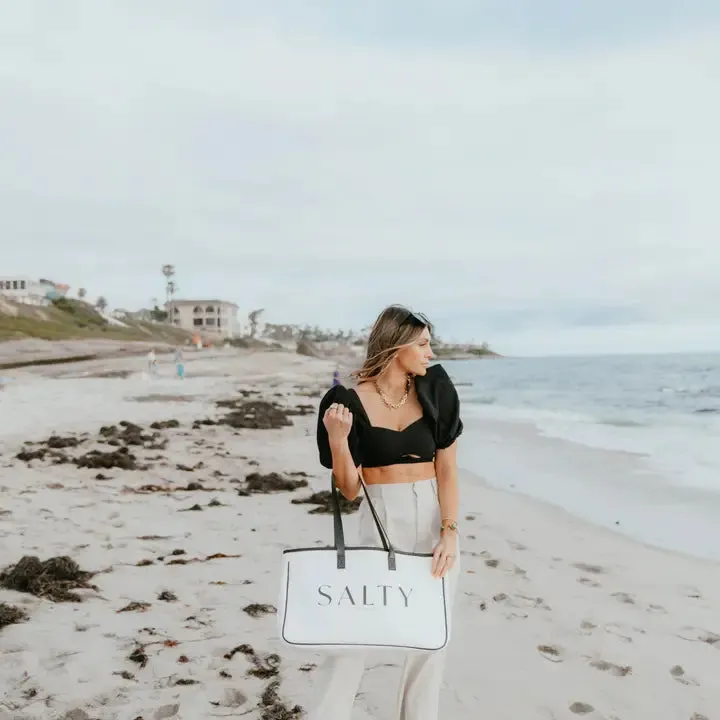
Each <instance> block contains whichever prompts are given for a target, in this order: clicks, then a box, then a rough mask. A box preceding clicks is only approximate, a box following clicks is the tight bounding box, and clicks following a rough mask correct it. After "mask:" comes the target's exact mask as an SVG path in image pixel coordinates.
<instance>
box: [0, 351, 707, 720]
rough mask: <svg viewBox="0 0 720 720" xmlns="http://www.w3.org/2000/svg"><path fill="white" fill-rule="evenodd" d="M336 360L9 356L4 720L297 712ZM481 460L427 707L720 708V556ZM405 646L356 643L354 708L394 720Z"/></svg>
mask: <svg viewBox="0 0 720 720" xmlns="http://www.w3.org/2000/svg"><path fill="white" fill-rule="evenodd" d="M334 367H335V363H334V362H329V361H324V360H318V359H314V358H308V357H302V356H299V355H297V354H293V353H289V352H288V353H286V352H257V353H252V352H241V351H236V350H222V351H213V352H209V353H203V354H198V355H196V356H193V357H191V358H187V360H186V371H187V378H186V379H185V380H184V381H180V380H178V379H176V378H174V377H173V375H172V373H173V369H172V364H171V363H170V362H169V360H166V359H162V360H161V366H160V375H159V377H154V378H150V377H149V376H148V375H147V372H146V368H145V364H144V359H143V358H142V357H139V358H116V359H112V360H107V359H106V360H102V361H100V360H98V361H94V362H93V363H85V364H82V365H64V366H54V367H50V366H49V367H45V368H30V369H26V370H23V371H20V370H15V371H12V372H11V373H7V374H6V375H7V376H8V377H9V382H7V383H6V384H5V385H4V389H3V390H2V393H1V394H0V408H1V409H2V413H0V585H5V586H6V587H0V720H15V719H17V720H56V719H57V720H60V719H62V720H140V719H142V720H163V719H165V718H177V719H178V720H199V719H200V718H216V717H227V718H232V717H241V716H242V717H247V718H262V719H263V720H283V719H284V720H291V719H293V718H300V717H302V711H301V710H300V708H302V707H303V706H305V705H306V704H307V701H308V698H309V697H310V694H311V692H312V685H313V678H314V674H315V671H316V667H317V665H318V664H319V663H320V662H321V661H322V657H321V656H320V655H319V654H314V653H300V652H297V651H290V650H288V649H287V648H286V647H284V646H283V645H282V644H281V643H280V642H279V640H278V639H277V637H276V635H275V615H274V605H275V603H276V598H277V591H278V578H279V569H280V552H281V550H282V549H283V548H286V547H290V546H300V545H313V544H328V543H330V542H331V539H332V523H331V517H330V516H329V515H328V514H326V513H324V512H322V510H324V509H325V506H324V505H323V504H322V502H319V504H318V503H313V502H307V503H306V502H295V501H304V500H307V499H309V498H310V496H311V495H312V494H313V493H315V492H318V491H323V490H326V489H327V487H328V481H329V478H328V474H327V472H326V471H325V470H324V469H323V468H322V467H320V465H319V463H318V461H317V456H316V449H315V441H314V427H315V422H316V418H315V409H316V407H317V403H318V398H319V394H320V393H321V392H323V390H324V388H325V387H326V386H327V385H328V384H329V382H330V376H331V373H332V370H333V368H334ZM247 403H254V404H251V405H247ZM51 436H53V438H52V439H51V440H50V441H49V442H48V439H49V438H50V437H51ZM461 442H462V439H461ZM18 456H19V457H18ZM527 471H528V473H532V467H529V468H528V470H527ZM482 472H483V469H482V468H464V469H463V470H462V472H461V478H460V480H461V506H462V507H461V514H460V518H461V531H462V540H461V542H462V551H463V565H462V578H461V580H460V586H459V590H458V595H457V601H456V606H455V614H454V621H453V626H454V632H455V634H454V637H453V639H452V641H451V645H450V647H449V650H448V662H447V670H446V674H445V681H444V687H443V694H442V698H441V717H442V718H448V719H450V718H452V720H477V719H478V718H488V720H490V719H492V720H499V719H507V720H511V719H512V720H534V719H536V718H537V719H538V720H540V719H542V720H564V719H566V718H578V717H584V718H591V719H592V720H599V719H601V718H602V719H605V720H718V719H719V718H720V565H719V564H717V563H715V562H712V561H710V560H702V559H698V558H693V557H690V556H686V555H681V554H677V553H673V552H670V551H666V550H661V549H657V548H653V547H649V546H646V545H643V544H640V543H638V542H635V541H633V540H631V539H629V538H627V537H623V536H621V535H619V534H615V533H613V532H612V531H610V530H606V529H602V528H599V527H595V526H592V525H589V524H588V523H586V522H583V521H580V520H578V519H576V518H575V517H573V516H572V515H570V514H568V513H566V512H563V511H561V510H558V509H556V508H553V507H550V506H548V505H544V504H543V503H541V502H539V501H537V500H532V499H530V498H527V497H524V496H522V495H519V494H515V493H510V492H505V491H502V490H497V489H491V488H490V487H489V486H488V485H487V484H486V483H485V481H484V479H483V477H482ZM319 500H320V501H321V500H322V498H320V499H319ZM354 518H355V515H353V514H349V515H346V520H347V522H348V523H352V522H353V521H354ZM33 556H35V557H37V558H38V559H39V563H45V564H44V565H41V564H39V563H38V562H36V561H33V560H31V559H28V558H31V557H33ZM23 558H26V559H25V560H22V559H23ZM52 558H67V559H65V560H52ZM68 559H69V560H68ZM46 561H50V562H49V563H48V562H46ZM18 563H19V564H18ZM8 585H9V586H10V587H11V588H14V589H9V588H8V587H7V586H8ZM3 604H4V605H3ZM3 618H4V620H3ZM3 622H7V624H5V625H4V626H3ZM400 662H401V659H400V658H399V657H397V656H396V655H395V654H393V653H379V654H373V655H372V656H369V657H368V672H367V673H366V676H365V679H364V682H363V685H362V688H361V693H360V695H359V696H358V699H357V702H356V708H355V715H354V716H353V717H354V718H356V719H357V720H359V719H360V718H362V719H364V720H369V719H370V718H373V719H374V720H391V718H392V712H393V707H394V696H395V685H396V681H397V679H398V677H399V672H400ZM328 720H332V719H328Z"/></svg>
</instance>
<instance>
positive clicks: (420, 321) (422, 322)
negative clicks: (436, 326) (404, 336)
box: [403, 310, 432, 328]
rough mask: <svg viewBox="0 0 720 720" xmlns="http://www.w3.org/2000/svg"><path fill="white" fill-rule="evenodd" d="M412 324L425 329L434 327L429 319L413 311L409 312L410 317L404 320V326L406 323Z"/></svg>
mask: <svg viewBox="0 0 720 720" xmlns="http://www.w3.org/2000/svg"><path fill="white" fill-rule="evenodd" d="M407 322H409V323H412V324H413V325H415V326H417V327H425V328H430V327H432V323H431V322H430V321H429V320H428V319H427V316H426V315H423V314H422V313H416V312H413V311H412V310H408V316H407V317H406V318H405V320H403V324H405V323H407Z"/></svg>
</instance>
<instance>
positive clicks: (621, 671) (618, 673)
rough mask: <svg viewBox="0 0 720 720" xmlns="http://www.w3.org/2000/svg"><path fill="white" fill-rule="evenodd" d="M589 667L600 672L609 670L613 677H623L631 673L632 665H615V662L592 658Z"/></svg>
mask: <svg viewBox="0 0 720 720" xmlns="http://www.w3.org/2000/svg"><path fill="white" fill-rule="evenodd" d="M590 667H593V668H595V669H596V670H601V671H602V672H609V673H610V674H611V675H615V677H625V676H626V675H631V674H632V667H630V665H615V663H611V662H607V660H592V661H591V662H590Z"/></svg>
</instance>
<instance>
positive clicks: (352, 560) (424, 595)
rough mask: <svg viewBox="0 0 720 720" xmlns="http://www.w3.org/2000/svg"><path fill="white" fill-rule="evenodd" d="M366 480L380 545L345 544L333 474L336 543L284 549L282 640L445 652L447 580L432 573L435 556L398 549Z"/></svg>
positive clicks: (316, 647)
mask: <svg viewBox="0 0 720 720" xmlns="http://www.w3.org/2000/svg"><path fill="white" fill-rule="evenodd" d="M360 483H361V485H362V488H363V491H364V493H365V501H366V502H367V504H368V506H369V509H370V512H371V513H372V516H373V519H374V521H375V525H376V527H377V530H378V533H379V534H380V541H381V543H382V547H346V546H345V533H344V530H343V522H342V515H341V513H340V504H339V502H338V491H337V488H336V485H335V477H334V476H333V477H332V503H333V515H334V541H335V542H334V545H333V546H332V547H317V546H316V547H307V548H291V549H287V550H284V551H283V555H282V573H281V583H280V596H279V602H278V615H277V620H278V631H279V635H280V637H281V639H282V640H283V641H284V642H285V643H287V644H288V645H293V646H297V647H307V648H311V649H314V650H323V649H325V650H342V649H343V648H347V649H352V648H359V649H371V648H388V649H392V648H399V649H404V650H421V651H436V650H440V649H442V648H443V647H445V645H446V644H447V642H448V639H449V636H450V603H449V596H448V595H449V593H448V588H447V586H446V578H435V577H433V576H432V574H431V567H432V554H431V553H408V552H401V551H399V550H395V548H394V547H393V546H392V543H391V540H390V538H389V537H388V534H387V531H386V530H385V527H384V526H383V524H382V523H381V522H380V518H379V517H378V514H377V511H376V509H375V507H374V506H373V503H372V500H371V499H370V495H369V493H368V491H367V487H366V486H365V483H364V481H363V479H362V478H360Z"/></svg>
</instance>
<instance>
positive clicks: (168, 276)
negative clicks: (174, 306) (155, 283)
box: [162, 265, 175, 304]
mask: <svg viewBox="0 0 720 720" xmlns="http://www.w3.org/2000/svg"><path fill="white" fill-rule="evenodd" d="M162 274H163V275H164V276H165V298H166V302H167V303H168V304H169V303H170V295H171V293H172V292H174V288H171V286H170V283H172V279H173V277H175V266H174V265H163V266H162Z"/></svg>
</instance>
